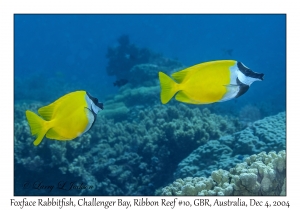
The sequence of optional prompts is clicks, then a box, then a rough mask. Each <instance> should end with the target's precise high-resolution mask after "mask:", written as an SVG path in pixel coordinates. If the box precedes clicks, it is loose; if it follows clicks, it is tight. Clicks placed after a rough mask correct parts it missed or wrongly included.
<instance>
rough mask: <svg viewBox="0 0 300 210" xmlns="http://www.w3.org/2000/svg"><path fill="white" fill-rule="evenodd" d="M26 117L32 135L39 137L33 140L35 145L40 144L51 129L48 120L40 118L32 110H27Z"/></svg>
mask: <svg viewBox="0 0 300 210" xmlns="http://www.w3.org/2000/svg"><path fill="white" fill-rule="evenodd" d="M26 118H27V121H28V123H29V126H30V131H31V134H32V135H35V136H37V139H36V140H35V141H34V142H33V144H34V145H35V146H37V145H39V144H40V143H41V141H42V140H43V138H44V136H45V134H46V133H47V131H48V130H49V127H48V126H47V123H46V122H47V121H45V120H43V119H42V118H40V117H39V116H38V115H37V114H35V113H34V112H32V111H29V110H27V111H26Z"/></svg>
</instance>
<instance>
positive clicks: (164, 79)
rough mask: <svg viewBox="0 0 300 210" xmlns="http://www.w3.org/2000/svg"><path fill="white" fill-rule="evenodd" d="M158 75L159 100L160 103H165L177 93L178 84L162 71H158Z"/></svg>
mask: <svg viewBox="0 0 300 210" xmlns="http://www.w3.org/2000/svg"><path fill="white" fill-rule="evenodd" d="M158 76H159V82H160V87H161V92H160V100H161V103H163V104H166V103H168V102H169V101H170V100H171V98H172V97H173V96H174V95H175V93H177V91H178V90H179V87H178V86H179V85H178V84H177V83H176V82H174V81H173V80H172V79H171V78H170V77H169V76H168V75H166V74H165V73H163V72H159V73H158Z"/></svg>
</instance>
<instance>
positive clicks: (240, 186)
mask: <svg viewBox="0 0 300 210" xmlns="http://www.w3.org/2000/svg"><path fill="white" fill-rule="evenodd" d="M285 162H286V154H285V151H284V150H283V151H280V152H279V153H278V154H276V153H275V152H269V153H268V154H266V153H265V152H261V153H259V154H258V155H252V156H250V157H248V158H247V159H246V160H245V162H244V163H240V164H237V165H236V166H235V167H234V168H231V169H230V171H226V170H221V169H220V170H217V171H213V172H212V173H211V176H209V177H208V178H205V177H194V178H192V177H187V178H184V179H177V180H176V181H174V182H173V183H172V184H170V185H168V186H166V187H164V188H162V189H161V190H157V192H156V194H160V195H188V196H191V195H225V196H229V195H235V196H242V195H247V196H251V195H285V194H286V192H285V182H286V165H285Z"/></svg>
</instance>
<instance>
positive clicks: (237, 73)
mask: <svg viewBox="0 0 300 210" xmlns="http://www.w3.org/2000/svg"><path fill="white" fill-rule="evenodd" d="M263 76H264V74H260V73H256V72H253V71H252V70H251V69H249V68H248V67H246V66H245V65H244V64H243V63H241V62H239V61H235V60H218V61H210V62H205V63H200V64H197V65H194V66H191V67H188V68H186V69H184V70H181V71H179V72H175V73H173V74H172V77H173V79H174V80H175V81H174V80H173V79H172V78H170V77H169V76H167V75H166V74H164V73H163V72H159V81H160V86H161V93H160V99H161V102H162V103H163V104H166V103H168V102H169V101H170V100H171V98H172V97H173V96H174V95H175V94H176V93H177V94H176V96H175V99H176V100H177V101H181V102H184V103H189V104H210V103H214V102H221V101H227V100H230V99H233V98H237V97H239V96H241V95H243V94H244V93H246V92H247V90H248V89H249V87H250V85H251V84H252V83H253V82H254V81H262V80H263Z"/></svg>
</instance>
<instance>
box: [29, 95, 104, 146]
mask: <svg viewBox="0 0 300 210" xmlns="http://www.w3.org/2000/svg"><path fill="white" fill-rule="evenodd" d="M100 110H103V104H102V103H100V102H98V99H97V98H94V97H92V96H91V95H90V94H89V93H88V92H86V91H75V92H71V93H68V94H66V95H64V96H62V97H61V98H59V99H57V100H56V101H54V102H53V103H51V104H49V105H48V106H44V107H42V108H40V109H39V110H38V113H39V114H40V115H41V117H39V116H38V115H37V114H35V113H34V112H32V111H29V110H26V118H27V120H28V123H29V126H30V130H31V134H32V135H35V136H36V137H37V138H36V140H35V141H34V142H33V144H34V145H35V146H37V145H39V144H40V143H41V141H42V140H43V138H44V136H45V135H46V137H47V138H48V139H56V140H72V139H74V138H76V137H78V136H80V135H82V134H83V133H85V132H87V131H88V130H89V129H90V128H91V127H92V125H93V124H94V122H95V120H96V117H97V113H98V112H99V111H100Z"/></svg>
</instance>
